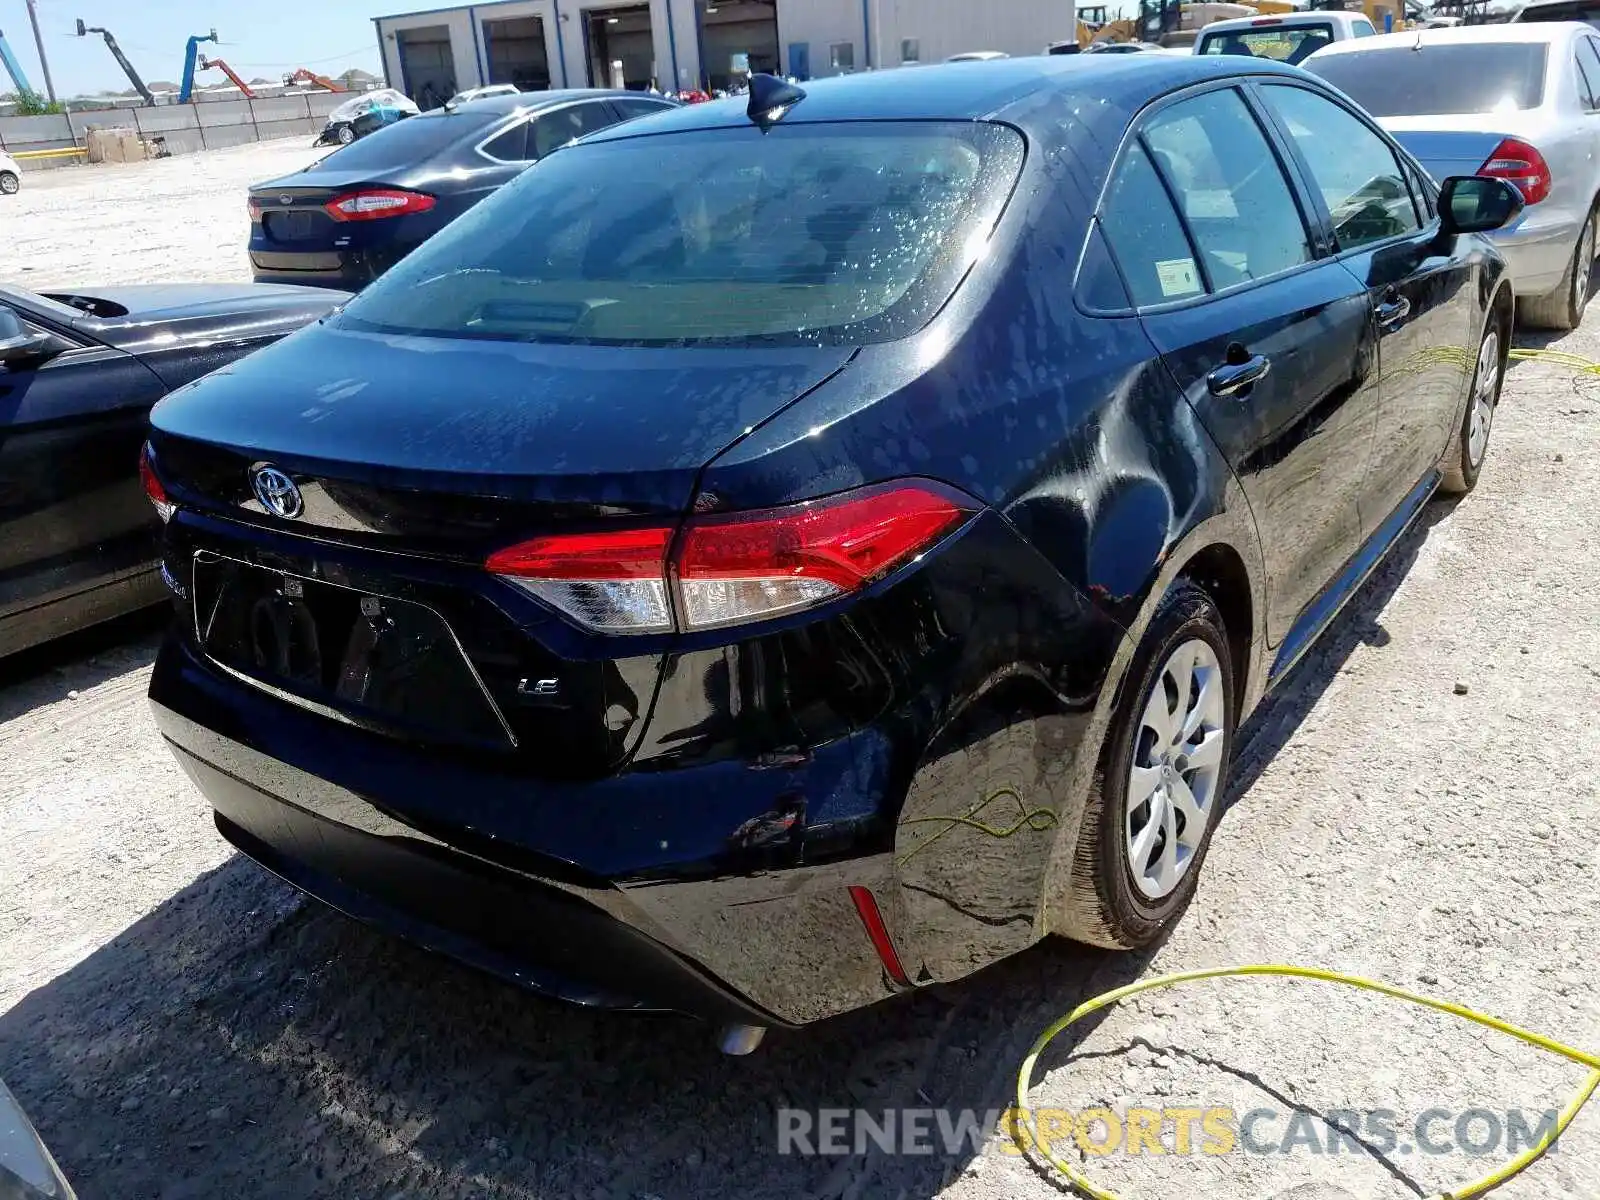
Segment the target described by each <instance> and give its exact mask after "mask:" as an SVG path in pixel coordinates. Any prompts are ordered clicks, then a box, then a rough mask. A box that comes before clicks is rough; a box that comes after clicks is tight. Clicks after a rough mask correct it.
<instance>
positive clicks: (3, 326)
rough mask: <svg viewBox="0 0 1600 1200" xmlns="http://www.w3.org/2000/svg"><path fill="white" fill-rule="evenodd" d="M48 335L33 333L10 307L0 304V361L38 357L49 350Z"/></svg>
mask: <svg viewBox="0 0 1600 1200" xmlns="http://www.w3.org/2000/svg"><path fill="white" fill-rule="evenodd" d="M50 343H51V339H50V335H49V334H48V333H35V332H34V331H33V330H31V329H29V328H28V327H27V326H26V325H24V324H23V323H22V318H21V317H19V316H17V314H16V313H15V312H13V311H12V310H11V309H9V308H6V307H5V306H4V305H0V363H13V362H22V361H24V360H26V359H30V358H40V357H43V356H44V355H46V354H48V353H49V351H50Z"/></svg>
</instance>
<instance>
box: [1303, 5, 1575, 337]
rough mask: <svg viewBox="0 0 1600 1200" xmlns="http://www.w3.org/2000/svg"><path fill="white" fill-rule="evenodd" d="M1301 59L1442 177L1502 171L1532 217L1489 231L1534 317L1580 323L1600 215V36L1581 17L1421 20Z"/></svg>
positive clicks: (1525, 314) (1527, 315)
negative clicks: (1446, 25)
mask: <svg viewBox="0 0 1600 1200" xmlns="http://www.w3.org/2000/svg"><path fill="white" fill-rule="evenodd" d="M1305 69H1306V70H1308V71H1310V72H1311V73H1312V74H1313V75H1320V76H1321V77H1322V78H1323V79H1325V80H1327V81H1328V82H1329V83H1331V84H1333V85H1334V86H1335V87H1337V88H1339V89H1341V90H1342V91H1343V92H1345V94H1346V95H1348V96H1349V97H1350V98H1351V99H1352V100H1354V101H1355V102H1356V103H1357V104H1360V105H1361V106H1362V107H1363V108H1365V109H1366V110H1367V111H1368V112H1370V113H1371V114H1372V115H1373V116H1374V117H1376V118H1377V119H1378V121H1379V123H1380V124H1382V125H1383V127H1384V128H1385V129H1387V130H1388V131H1389V132H1390V133H1392V134H1393V135H1394V136H1395V138H1396V139H1397V140H1398V141H1399V142H1400V144H1401V145H1403V146H1404V147H1405V148H1406V149H1407V150H1409V151H1411V153H1412V154H1413V155H1415V156H1416V158H1417V160H1418V161H1419V162H1421V163H1422V165H1423V167H1425V168H1426V169H1427V170H1428V172H1429V173H1430V174H1431V175H1432V176H1433V177H1434V178H1435V179H1444V178H1445V177H1446V176H1448V175H1496V176H1499V177H1500V178H1502V179H1506V180H1509V181H1510V182H1512V183H1514V184H1516V185H1517V187H1518V188H1519V189H1520V190H1521V191H1522V194H1523V198H1524V199H1525V200H1526V201H1527V207H1525V208H1524V209H1523V211H1522V215H1521V216H1520V217H1519V218H1517V220H1515V221H1513V222H1512V223H1511V224H1510V225H1507V226H1506V227H1505V228H1504V229H1500V230H1496V231H1495V232H1494V233H1493V234H1492V235H1490V236H1491V237H1493V239H1494V242H1495V245H1496V246H1498V247H1499V249H1500V253H1501V254H1503V255H1504V256H1505V259H1506V263H1507V264H1508V265H1509V266H1510V268H1511V282H1512V285H1513V286H1514V287H1515V288H1516V290H1517V301H1518V311H1519V314H1520V315H1521V316H1522V318H1523V319H1524V320H1526V321H1527V322H1528V323H1530V324H1534V325H1543V326H1547V327H1549V328H1552V329H1571V328H1573V327H1574V326H1575V325H1577V323H1578V321H1579V320H1580V319H1581V318H1582V316H1583V310H1584V306H1585V305H1586V304H1587V303H1588V301H1589V288H1590V283H1589V276H1590V272H1591V270H1592V269H1593V265H1594V260H1595V225H1596V222H1597V219H1600V207H1597V206H1600V35H1597V34H1596V32H1595V30H1594V29H1592V28H1591V27H1590V26H1588V25H1585V24H1580V23H1578V22H1576V21H1565V22H1558V23H1545V22H1539V21H1535V22H1529V23H1527V24H1521V23H1517V22H1512V23H1509V24H1503V25H1470V26H1463V27H1461V28H1459V29H1421V30H1408V31H1407V32H1405V33H1396V34H1390V35H1388V36H1384V37H1375V38H1367V39H1365V40H1363V41H1360V42H1348V43H1345V44H1343V45H1335V46H1330V47H1329V48H1328V49H1326V50H1323V51H1321V52H1320V53H1319V54H1318V55H1317V56H1316V57H1315V58H1313V59H1312V60H1311V61H1310V62H1308V63H1306V64H1305Z"/></svg>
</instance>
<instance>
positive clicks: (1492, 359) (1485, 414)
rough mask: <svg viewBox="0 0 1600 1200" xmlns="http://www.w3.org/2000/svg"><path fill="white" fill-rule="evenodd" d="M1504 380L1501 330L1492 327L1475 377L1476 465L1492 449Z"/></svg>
mask: <svg viewBox="0 0 1600 1200" xmlns="http://www.w3.org/2000/svg"><path fill="white" fill-rule="evenodd" d="M1499 382H1500V331H1499V330H1497V329H1490V330H1489V332H1488V333H1486V334H1484V335H1483V345H1481V346H1479V347H1478V373H1477V375H1475V376H1474V377H1473V386H1472V417H1471V423H1470V424H1469V425H1468V426H1467V458H1468V461H1470V462H1471V463H1472V465H1473V466H1474V467H1476V466H1477V465H1478V464H1479V463H1481V462H1482V461H1483V454H1484V451H1485V450H1487V449H1488V448H1489V426H1490V424H1491V423H1492V422H1493V421H1494V405H1495V399H1496V396H1495V393H1496V391H1497V387H1496V385H1497V384H1498V383H1499Z"/></svg>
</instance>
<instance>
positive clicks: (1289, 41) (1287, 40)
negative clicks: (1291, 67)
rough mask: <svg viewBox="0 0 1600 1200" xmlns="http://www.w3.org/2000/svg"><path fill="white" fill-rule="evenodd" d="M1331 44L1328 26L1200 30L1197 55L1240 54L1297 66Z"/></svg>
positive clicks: (1330, 27)
mask: <svg viewBox="0 0 1600 1200" xmlns="http://www.w3.org/2000/svg"><path fill="white" fill-rule="evenodd" d="M1332 43H1333V26H1332V25H1331V24H1328V23H1318V24H1314V25H1313V24H1304V25H1276V26H1274V25H1264V26H1261V27H1260V28H1257V29H1226V30H1218V31H1217V32H1215V33H1205V32H1204V31H1202V33H1201V37H1200V49H1199V53H1201V54H1242V55H1244V56H1245V57H1247V58H1270V59H1272V60H1273V61H1274V62H1286V63H1294V64H1296V65H1298V64H1300V63H1303V62H1305V60H1306V59H1308V58H1310V57H1311V56H1312V55H1313V54H1315V53H1316V52H1317V51H1318V50H1321V49H1322V48H1323V47H1324V46H1328V45H1332Z"/></svg>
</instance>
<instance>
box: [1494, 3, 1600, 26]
mask: <svg viewBox="0 0 1600 1200" xmlns="http://www.w3.org/2000/svg"><path fill="white" fill-rule="evenodd" d="M1512 19H1513V20H1516V21H1585V22H1587V23H1588V24H1590V25H1592V26H1594V27H1595V28H1596V29H1600V4H1596V3H1594V2H1593V0H1574V3H1571V4H1530V5H1528V6H1527V7H1526V8H1524V9H1523V10H1522V11H1521V12H1519V13H1518V14H1517V15H1516V16H1515V17H1514V18H1512Z"/></svg>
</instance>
